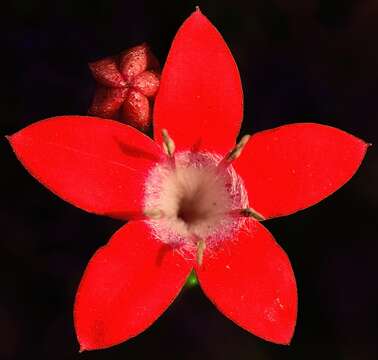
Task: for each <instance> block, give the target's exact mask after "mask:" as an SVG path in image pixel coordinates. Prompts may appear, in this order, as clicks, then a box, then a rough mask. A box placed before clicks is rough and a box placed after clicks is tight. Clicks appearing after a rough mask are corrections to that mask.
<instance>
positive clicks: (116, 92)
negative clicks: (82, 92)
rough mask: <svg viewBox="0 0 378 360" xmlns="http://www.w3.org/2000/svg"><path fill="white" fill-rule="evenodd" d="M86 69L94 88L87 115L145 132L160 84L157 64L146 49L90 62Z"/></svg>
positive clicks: (143, 46) (141, 47)
mask: <svg viewBox="0 0 378 360" xmlns="http://www.w3.org/2000/svg"><path fill="white" fill-rule="evenodd" d="M89 68H90V69H91V71H92V74H93V77H94V78H95V79H96V80H97V82H98V86H97V89H96V93H95V96H94V98H93V102H92V105H91V107H90V109H89V111H88V113H89V114H90V115H94V116H99V117H103V118H107V119H116V120H121V121H123V122H125V123H127V124H130V125H132V126H134V127H136V128H137V129H139V130H142V131H144V130H147V128H148V127H149V125H150V122H151V102H152V101H153V99H154V97H155V95H156V93H157V90H158V88H159V82H160V74H159V62H158V61H157V59H156V58H155V56H154V55H153V54H152V52H151V50H150V49H149V47H148V46H147V45H146V44H142V45H139V46H135V47H133V48H131V49H128V50H126V51H124V52H122V53H121V54H120V55H119V56H111V57H107V58H104V59H101V60H98V61H95V62H93V63H90V64H89Z"/></svg>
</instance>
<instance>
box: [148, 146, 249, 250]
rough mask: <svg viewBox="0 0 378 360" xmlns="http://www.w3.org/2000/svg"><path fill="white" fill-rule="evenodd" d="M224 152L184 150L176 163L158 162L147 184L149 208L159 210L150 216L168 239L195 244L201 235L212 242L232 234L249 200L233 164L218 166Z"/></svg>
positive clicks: (175, 243) (188, 247)
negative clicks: (155, 214)
mask: <svg viewBox="0 0 378 360" xmlns="http://www.w3.org/2000/svg"><path fill="white" fill-rule="evenodd" d="M221 159H222V158H221V157H220V156H218V155H215V154H211V153H202V152H201V153H192V152H179V153H176V154H175V165H174V166H172V163H171V162H170V161H166V162H163V163H159V164H157V165H156V166H155V167H154V168H153V169H152V170H151V172H150V174H149V176H148V178H147V181H146V184H145V197H144V209H145V210H146V211H151V210H159V211H161V213H162V217H161V218H160V219H157V220H149V223H150V225H151V227H152V229H153V232H154V234H155V236H156V237H157V238H158V239H160V240H161V241H162V242H164V243H169V244H172V245H173V246H183V247H184V248H185V250H189V251H190V252H192V250H194V249H195V247H196V244H197V242H198V240H199V239H203V240H204V241H205V242H206V246H207V247H211V246H214V245H216V244H217V243H219V242H220V241H223V240H226V239H229V238H231V237H232V235H233V233H234V232H235V231H236V230H238V229H239V228H240V226H242V224H243V223H244V219H243V218H242V217H240V216H236V215H235V211H237V210H238V209H243V208H246V207H247V206H248V199H247V194H246V191H245V188H244V184H243V182H242V180H241V179H240V178H239V176H238V175H237V174H236V172H235V170H234V169H233V168H232V166H228V167H227V168H225V167H217V165H218V164H219V162H220V160H221Z"/></svg>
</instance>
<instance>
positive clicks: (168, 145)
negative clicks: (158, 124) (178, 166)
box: [161, 129, 176, 157]
mask: <svg viewBox="0 0 378 360" xmlns="http://www.w3.org/2000/svg"><path fill="white" fill-rule="evenodd" d="M161 134H162V136H163V149H164V152H165V153H166V154H167V155H168V156H169V157H173V154H174V152H175V148H176V146H175V143H174V141H173V140H172V138H171V137H170V136H169V134H168V131H167V130H166V129H162V130H161Z"/></svg>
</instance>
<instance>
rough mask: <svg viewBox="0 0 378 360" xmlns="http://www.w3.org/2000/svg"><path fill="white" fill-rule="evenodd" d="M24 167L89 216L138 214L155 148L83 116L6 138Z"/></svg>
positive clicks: (129, 131) (131, 132) (128, 130)
mask: <svg viewBox="0 0 378 360" xmlns="http://www.w3.org/2000/svg"><path fill="white" fill-rule="evenodd" d="M9 141H10V143H11V145H12V147H13V150H14V151H15V152H16V155H17V156H18V158H19V160H20V161H21V162H22V163H23V165H24V166H25V167H26V169H27V170H28V171H29V172H30V173H31V174H32V175H33V176H34V177H35V178H36V179H37V180H39V181H40V182H41V183H42V184H44V185H45V186H46V187H48V188H49V189H50V190H51V191H53V192H54V193H56V194H57V195H59V196H60V197H62V198H63V199H64V200H66V201H68V202H70V203H72V204H73V205H75V206H77V207H80V208H82V209H84V210H87V211H89V212H95V213H98V214H103V215H109V216H114V217H119V218H127V214H129V213H134V212H135V211H136V212H140V210H141V208H142V201H143V199H142V197H143V187H144V180H145V177H146V174H147V172H148V170H149V169H150V168H151V167H152V166H153V165H154V163H155V162H156V161H158V160H159V156H160V151H161V150H160V147H158V146H157V145H156V144H155V143H154V142H153V141H152V140H151V139H150V138H148V137H147V136H145V135H143V134H142V133H140V132H139V131H137V130H135V129H134V128H132V127H130V126H126V125H123V124H121V123H119V122H116V121H112V120H103V119H99V118H94V117H86V116H59V117H55V118H51V119H47V120H42V121H39V122H37V123H35V124H33V125H30V126H28V127H26V128H25V129H23V130H21V131H19V132H18V133H16V134H14V135H13V136H11V137H10V138H9Z"/></svg>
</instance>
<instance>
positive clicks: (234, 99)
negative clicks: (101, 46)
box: [9, 10, 367, 350]
mask: <svg viewBox="0 0 378 360" xmlns="http://www.w3.org/2000/svg"><path fill="white" fill-rule="evenodd" d="M242 100H243V99H242V88H241V83H240V78H239V73H238V70H237V67H236V64H235V62H234V60H233V58H232V55H231V53H230V51H229V49H228V48H227V45H226V44H225V42H224V41H223V39H222V37H221V36H220V34H219V33H218V32H217V30H216V29H215V28H214V27H213V25H211V23H210V22H209V21H208V20H207V19H206V18H205V17H204V16H203V15H202V14H201V13H200V11H199V10H197V11H196V12H194V13H193V14H192V15H191V16H190V17H189V18H188V19H187V20H186V21H185V23H184V24H183V25H182V27H181V28H180V30H179V31H178V33H177V35H176V37H175V39H174V41H173V44H172V48H171V50H170V52H169V55H168V58H167V62H166V64H165V67H164V69H163V73H162V78H161V85H160V90H159V92H158V95H157V98H156V103H155V109H154V140H155V141H154V140H151V139H150V138H149V137H147V136H146V135H144V134H142V133H140V132H139V131H137V130H135V129H134V128H132V127H130V126H127V125H124V124H121V123H118V122H115V121H112V120H103V119H99V118H95V117H81V116H61V117H56V118H51V119H47V120H43V121H40V122H37V123H35V124H33V125H31V126H29V127H27V128H25V129H23V130H21V131H20V132H18V133H16V134H15V135H13V136H11V137H10V138H9V140H10V143H11V145H12V147H13V149H14V151H15V152H16V154H17V156H18V158H19V160H20V161H21V162H22V163H23V164H24V166H25V167H26V168H27V169H28V170H29V171H30V173H31V174H32V175H33V176H35V177H36V178H37V179H38V180H39V181H40V182H41V183H42V184H44V185H45V186H47V187H48V188H49V189H51V190H52V191H53V192H54V193H56V194H57V195H59V196H60V197H62V198H63V199H64V200H67V201H69V202H70V203H72V204H74V205H75V206H78V207H80V208H82V209H84V210H87V211H90V212H94V213H97V214H101V215H108V216H112V217H116V218H121V219H124V220H130V221H129V223H128V224H127V225H125V226H123V227H122V228H121V229H120V230H119V231H118V232H117V233H116V234H115V235H114V236H113V237H112V238H111V240H110V241H109V243H108V244H107V245H105V246H104V247H102V248H101V249H99V250H98V251H97V252H96V254H95V255H94V256H93V258H92V259H91V261H90V262H89V264H88V267H87V269H86V271H85V273H84V276H83V278H82V280H81V284H80V286H79V289H78V292H77V296H76V302H75V309H74V319H75V326H76V331H77V336H78V339H79V342H80V345H81V349H82V350H90V349H99V348H106V347H109V346H112V345H115V344H118V343H120V342H122V341H125V340H127V339H129V338H131V337H133V336H135V335H137V334H139V333H140V332H142V331H143V330H145V329H146V328H147V327H148V326H150V325H151V324H152V323H153V322H154V321H155V320H156V319H157V318H158V317H159V315H161V314H162V312H163V311H164V310H165V309H166V308H167V307H168V306H169V304H170V303H171V302H172V301H173V300H174V298H175V297H176V295H177V294H178V292H179V291H180V289H181V288H182V286H183V284H184V283H185V281H186V279H187V277H188V275H189V274H190V272H191V271H192V269H194V270H195V272H196V274H197V276H198V279H199V283H200V285H201V287H202V289H203V290H204V292H205V294H206V295H207V296H208V297H209V298H210V299H211V301H212V302H213V303H214V304H215V305H216V306H217V308H218V309H219V310H220V311H221V312H222V313H224V314H225V315H226V316H227V317H229V318H230V319H232V320H233V321H234V322H236V323H237V324H238V325H240V326H241V327H243V328H244V329H246V330H248V331H250V332H252V333H254V334H255V335H257V336H260V337H262V338H264V339H266V340H269V341H272V342H275V343H279V344H288V343H289V342H290V339H291V337H292V335H293V331H294V327H295V322H296V314H297V290H296V284H295V278H294V274H293V271H292V269H291V265H290V262H289V259H288V258H287V256H286V254H285V252H284V251H283V250H282V249H281V248H280V247H279V246H278V245H277V243H276V242H275V241H274V239H273V237H272V235H271V234H270V233H269V232H268V230H267V229H266V228H265V227H264V226H263V225H262V224H261V222H260V221H261V220H264V219H269V218H273V217H277V216H284V215H288V214H292V213H294V212H296V211H298V210H301V209H304V208H306V207H308V206H311V205H313V204H315V203H317V202H319V201H320V200H322V199H323V198H325V197H327V196H328V195H330V194H331V193H333V192H334V191H336V190H337V189H338V188H339V187H340V186H342V185H343V184H344V183H345V182H346V181H347V180H348V179H349V178H350V177H351V176H352V175H353V174H354V172H355V171H356V170H357V168H358V167H359V165H360V163H361V161H362V158H363V157H364V154H365V152H366V148H367V144H366V143H364V142H363V141H362V140H360V139H358V138H356V137H354V136H352V135H349V134H347V133H345V132H343V131H341V130H338V129H335V128H332V127H329V126H324V125H319V124H314V123H301V124H291V125H287V126H281V127H278V128H276V129H273V130H268V131H264V132H261V133H257V134H255V135H253V136H252V137H248V136H244V137H242V138H241V140H240V141H239V142H238V143H237V144H236V143H235V139H236V137H237V135H238V133H239V128H240V122H241V119H242Z"/></svg>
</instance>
